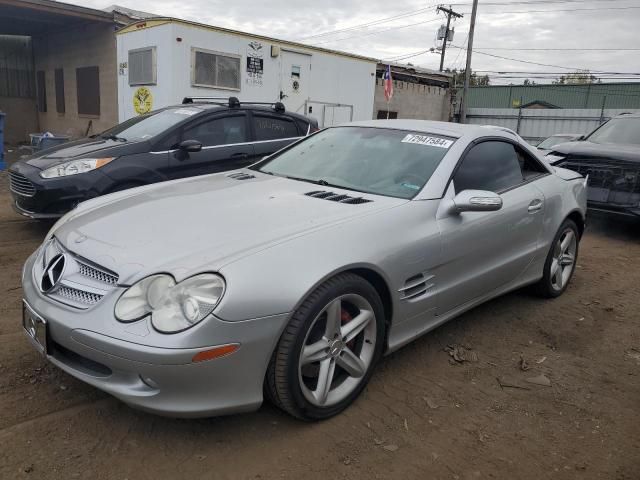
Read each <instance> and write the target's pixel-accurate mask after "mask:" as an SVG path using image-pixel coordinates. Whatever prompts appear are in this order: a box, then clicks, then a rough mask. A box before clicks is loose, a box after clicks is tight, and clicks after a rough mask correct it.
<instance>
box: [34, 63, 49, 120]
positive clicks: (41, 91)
mask: <svg viewBox="0 0 640 480" xmlns="http://www.w3.org/2000/svg"><path fill="white" fill-rule="evenodd" d="M36 92H37V95H38V111H39V112H42V113H45V112H46V111H47V85H46V82H45V75H44V70H38V71H37V72H36Z"/></svg>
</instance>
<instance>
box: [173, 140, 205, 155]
mask: <svg viewBox="0 0 640 480" xmlns="http://www.w3.org/2000/svg"><path fill="white" fill-rule="evenodd" d="M178 148H179V149H180V150H182V151H184V152H188V153H196V152H199V151H200V150H202V143H200V142H199V141H198V140H183V141H182V142H180V143H179V144H178Z"/></svg>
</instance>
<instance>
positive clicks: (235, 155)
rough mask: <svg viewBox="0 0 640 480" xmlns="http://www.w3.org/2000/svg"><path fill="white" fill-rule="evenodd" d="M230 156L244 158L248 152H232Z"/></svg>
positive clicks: (247, 155)
mask: <svg viewBox="0 0 640 480" xmlns="http://www.w3.org/2000/svg"><path fill="white" fill-rule="evenodd" d="M231 158H241V159H245V158H249V154H248V153H234V154H233V155H231Z"/></svg>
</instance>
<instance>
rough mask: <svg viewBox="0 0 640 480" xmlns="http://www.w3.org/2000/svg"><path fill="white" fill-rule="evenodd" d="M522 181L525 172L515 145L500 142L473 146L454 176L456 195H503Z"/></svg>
mask: <svg viewBox="0 0 640 480" xmlns="http://www.w3.org/2000/svg"><path fill="white" fill-rule="evenodd" d="M522 181H523V177H522V171H521V170H520V163H519V159H518V155H517V153H516V150H515V148H514V146H513V145H511V144H510V143H507V142H498V141H488V142H482V143H479V144H478V145H475V146H474V147H472V148H471V150H469V152H468V153H467V155H466V156H465V157H464V159H463V160H462V164H461V165H460V167H459V168H458V171H457V172H456V173H455V175H454V177H453V185H454V187H455V189H456V192H461V191H463V190H488V191H490V192H500V191H502V190H506V189H508V188H511V187H514V186H516V185H518V184H520V183H522Z"/></svg>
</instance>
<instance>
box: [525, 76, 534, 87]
mask: <svg viewBox="0 0 640 480" xmlns="http://www.w3.org/2000/svg"><path fill="white" fill-rule="evenodd" d="M522 84H523V85H526V86H528V87H529V86H531V85H536V82H535V81H534V80H529V79H528V78H525V79H524V82H522Z"/></svg>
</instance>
